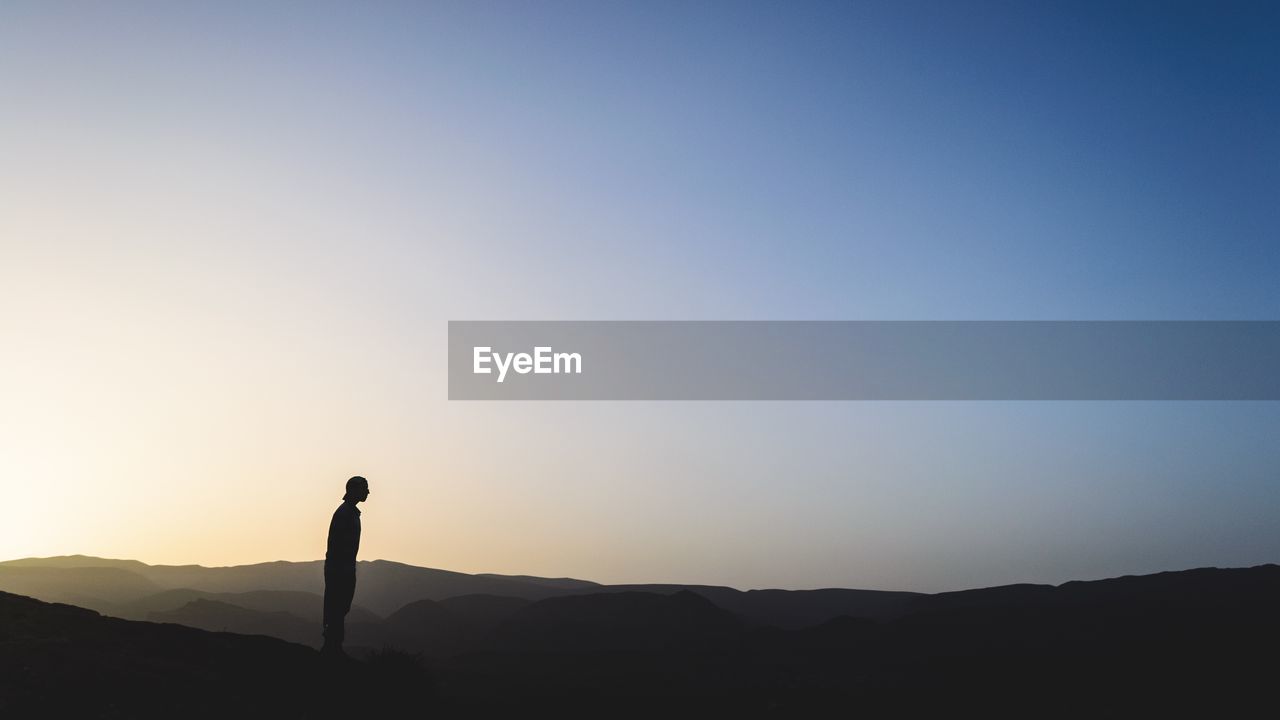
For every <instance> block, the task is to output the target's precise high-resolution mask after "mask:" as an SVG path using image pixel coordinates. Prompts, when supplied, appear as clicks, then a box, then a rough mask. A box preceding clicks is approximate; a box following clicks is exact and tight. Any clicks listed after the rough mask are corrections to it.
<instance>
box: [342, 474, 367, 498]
mask: <svg viewBox="0 0 1280 720" xmlns="http://www.w3.org/2000/svg"><path fill="white" fill-rule="evenodd" d="M368 497H369V481H368V480H365V479H364V478H362V477H360V476H359V475H356V476H355V477H353V478H351V479H350V480H348V481H347V494H346V495H343V496H342V499H343V500H350V501H351V502H363V501H364V500H367V499H368Z"/></svg>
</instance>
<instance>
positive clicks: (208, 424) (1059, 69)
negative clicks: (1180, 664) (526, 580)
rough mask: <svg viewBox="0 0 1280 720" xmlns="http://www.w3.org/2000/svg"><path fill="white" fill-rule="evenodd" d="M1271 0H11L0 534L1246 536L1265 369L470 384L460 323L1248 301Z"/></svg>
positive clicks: (1038, 560)
mask: <svg viewBox="0 0 1280 720" xmlns="http://www.w3.org/2000/svg"><path fill="white" fill-rule="evenodd" d="M1278 34H1280V7H1278V6H1277V5H1275V4H1274V3H1264V2H1259V3H1238V2H1223V3H1208V2H1196V3H1183V2H1151V3H1134V2H1099V3H1093V2H1064V3H1055V4H1049V3H1022V2H972V1H970V2H910V1H907V2H883V3H880V2H846V3H819V2H787V3H783V2H746V1H743V2H701V3H677V2H643V3H641V2H631V3H622V2H541V3H524V2H497V3H495V2H465V3H464V2H371V3H354V2H351V3H324V2H317V3H291V2H265V3H257V2H255V3H248V2H244V3H221V2H185V3H168V2H114V3H91V2H84V3H64V2H23V1H16V2H5V3H3V4H0V488H3V490H4V493H5V496H6V497H7V498H8V500H9V508H8V510H7V512H6V519H5V521H4V522H3V523H0V557H3V558H16V557H24V556H46V555H58V554H72V553H84V554H91V555H99V556H105V557H126V558H136V559H140V560H143V561H145V562H151V563H167V564H181V563H200V564H204V565H227V564H241V563H249V562H261V561H268V560H277V559H286V560H310V559H316V558H319V557H321V556H322V554H323V548H324V539H325V537H324V536H325V532H326V530H327V525H328V519H329V515H330V514H331V513H332V511H333V509H334V508H335V507H336V505H337V503H338V502H339V500H340V497H341V495H342V483H343V482H344V481H345V479H346V478H347V477H348V476H350V475H354V474H361V475H364V476H366V477H367V478H369V481H370V486H371V489H372V494H371V496H370V499H369V501H368V502H367V503H366V504H364V505H362V508H363V511H364V515H363V521H364V536H363V540H362V545H361V558H362V559H374V558H385V559H391V560H397V561H402V562H408V563H413V564H418V565H426V566H430V567H439V568H445V569H450V570H457V571H463V572H500V573H519V574H535V575H544V576H574V577H581V578H586V579H592V580H596V581H601V582H686V583H705V584H726V585H732V586H735V587H740V588H760V587H785V588H814V587H835V586H841V587H861V588H880V589H901V590H924V591H939V590H951V589H960V588H968V587H980V586H986V585H993V584H1000V583H1010V582H1055V583H1056V582H1063V581H1066V580H1070V579H1091V578H1100V577H1108V576H1114V575H1119V574H1127V573H1144V572H1156V571H1162V570H1172V569H1181V568H1188V567H1198V566H1206V565H1218V566H1242V565H1253V564H1259V563H1264V562H1275V561H1277V560H1280V532H1278V531H1277V528H1280V522H1278V520H1280V443H1278V442H1276V438H1277V433H1278V431H1280V406H1277V403H1273V402H1241V403H1231V402H972V403H963V402H902V403H893V402H863V403H834V402H833V403H824V402H816V403H786V402H783V403H750V402H746V403H743V402H739V403H692V402H670V403H642V402H638V403H608V402H604V403H466V402H449V401H448V400H447V377H446V365H445V349H446V344H445V340H446V327H447V325H446V323H447V321H449V320H560V319H564V320H628V319H645V320H693V319H697V320H717V319H727V320H755V319H759V320H786V319H795V320H814V319H821V320H834V319H850V320H864V319H868V320H916V319H921V320H923V319H933V320H968V319H987V320H1024V319H1027V320H1029V319H1036V320H1118V319H1126V320H1174V319H1186V320H1214V319H1223V320H1227V319H1231V320H1246V319H1247V320H1280V282H1277V278H1280V242H1278V240H1280V202H1277V201H1276V200H1277V197H1278V195H1280V42H1278V38H1277V35H1278Z"/></svg>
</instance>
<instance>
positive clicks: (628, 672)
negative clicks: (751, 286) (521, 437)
mask: <svg viewBox="0 0 1280 720" xmlns="http://www.w3.org/2000/svg"><path fill="white" fill-rule="evenodd" d="M709 594H714V593H709ZM254 597H255V599H256V600H257V601H263V598H262V597H259V596H254ZM731 597H733V596H731ZM294 599H296V598H294ZM880 599H881V600H883V598H880ZM0 601H3V602H0V700H4V701H6V702H8V701H10V699H12V698H14V697H16V698H18V699H19V700H20V701H23V702H28V703H36V704H39V703H41V702H47V701H53V702H60V703H64V704H69V705H72V706H77V707H80V708H81V709H83V710H85V713H86V715H85V716H87V717H117V716H118V717H131V716H135V715H138V714H139V713H137V712H119V713H117V712H116V711H115V710H113V708H120V707H125V706H126V705H127V706H129V707H134V706H135V705H137V706H138V707H142V708H143V709H144V710H145V711H147V712H157V713H161V714H163V713H164V712H169V711H176V710H177V709H178V708H181V710H182V712H180V713H176V714H175V715H173V716H175V717H176V716H184V717H193V716H194V717H214V716H220V713H222V711H224V710H228V709H229V708H236V707H239V708H241V709H243V708H244V707H250V706H249V705H245V703H248V702H250V701H253V702H254V703H256V704H254V705H252V707H253V708H269V709H272V710H273V712H276V711H278V712H276V714H275V715H274V716H278V717H289V716H301V717H305V716H307V715H306V713H311V712H321V711H323V710H330V709H333V708H335V707H338V706H337V705H335V704H334V703H336V702H338V701H339V700H341V699H343V698H350V699H353V700H354V699H355V698H358V702H359V703H360V704H361V706H360V707H361V712H365V711H368V710H369V709H370V708H369V705H371V704H377V703H382V702H390V699H391V698H400V699H402V700H403V701H405V702H410V703H411V706H412V707H413V708H423V707H428V706H429V707H430V708H432V712H433V713H435V714H437V715H439V714H449V713H457V714H461V715H470V716H475V715H477V714H481V713H489V714H493V713H501V714H504V715H507V714H524V713H528V712H531V711H534V710H554V711H556V712H561V713H563V712H568V711H571V710H575V711H579V712H591V713H594V714H597V715H598V714H606V715H616V714H619V713H620V712H622V711H624V710H625V711H636V712H639V711H644V712H647V713H650V714H653V713H658V714H686V713H687V712H689V711H692V710H699V711H703V712H713V711H714V712H716V713H717V714H720V715H722V714H725V713H735V712H740V713H756V712H777V713H780V714H790V715H796V714H818V713H823V714H828V713H834V712H840V713H842V714H846V715H847V714H851V713H853V714H858V713H861V714H868V713H869V714H872V715H877V714H883V713H889V712H892V713H894V714H904V713H905V714H922V713H925V712H933V711H938V710H961V709H963V710H967V711H978V712H981V713H984V714H988V715H989V714H1002V715H1006V714H1016V715H1021V716H1037V717H1039V716H1046V715H1048V716H1062V715H1069V714H1070V715H1079V714H1086V713H1087V714H1089V715H1102V716H1119V715H1139V716H1151V715H1155V714H1177V715H1184V714H1186V713H1188V712H1191V711H1193V710H1194V711H1198V712H1200V713H1202V714H1208V715H1216V716H1222V715H1226V714H1232V711H1239V710H1240V709H1241V708H1245V707H1248V706H1249V703H1253V704H1258V703H1266V704H1267V705H1268V706H1269V704H1270V703H1271V702H1272V699H1271V694H1272V688H1273V687H1274V678H1275V677H1277V676H1280V675H1278V672H1280V660H1278V659H1277V658H1278V657H1280V656H1277V654H1276V652H1275V648H1276V647H1280V612H1278V609H1280V567H1277V566H1276V565H1264V566H1259V567H1254V568H1243V569H1225V570H1224V569H1201V570H1190V571H1183V572H1170V573H1160V574H1156V575H1147V576H1136V577H1123V578H1115V579H1111V580H1101V581H1093V582H1071V583H1065V584H1063V585H1058V586H1050V585H1012V586H1005V587H996V588H986V589H982V590H970V591H965V592H958V593H941V594H937V595H912V594H905V595H903V596H902V597H899V598H897V601H896V602H895V603H892V604H891V605H888V606H885V607H880V608H878V609H877V610H876V611H875V612H871V613H868V614H867V616H862V617H858V616H853V615H842V616H839V617H836V618H832V619H828V620H826V621H825V622H823V623H820V624H817V625H811V626H809V627H804V628H798V629H789V628H786V627H778V626H762V625H759V624H756V623H752V622H749V621H748V620H746V619H744V618H743V617H742V616H741V614H740V613H736V612H733V611H731V610H729V609H728V608H725V607H723V606H721V605H719V604H717V603H716V602H715V601H714V600H713V599H712V598H709V597H707V596H705V595H702V594H699V593H696V592H693V591H689V590H680V591H677V592H673V593H652V592H636V591H615V590H613V589H610V590H609V591H602V592H596V593H590V594H582V593H574V594H568V595H561V596H555V597H549V598H544V599H541V600H535V601H530V600H528V599H523V598H503V597H500V596H494V595H469V596H457V597H453V598H447V599H444V600H440V601H436V600H431V599H423V600H419V601H417V602H414V603H410V604H408V605H406V606H405V607H403V608H401V609H400V610H399V611H397V612H396V613H393V614H392V615H391V617H389V618H387V619H386V620H379V621H377V622H369V623H354V624H353V625H352V627H351V628H350V632H349V639H350V640H351V641H352V644H353V645H354V646H355V647H353V650H354V651H356V652H360V653H364V652H367V651H368V650H370V649H376V648H381V647H384V646H391V647H398V648H408V649H412V650H422V651H424V652H425V653H426V659H427V662H428V663H429V666H428V667H427V669H426V676H425V677H424V676H422V675H421V674H415V672H416V671H415V670H413V667H414V664H413V663H412V662H409V661H407V660H405V656H404V655H403V654H399V655H398V654H396V653H390V654H386V653H384V654H382V655H381V656H379V657H380V659H379V660H378V662H381V663H382V664H383V665H384V666H386V665H389V666H390V668H391V669H390V670H389V671H387V672H383V671H380V670H376V668H377V667H379V666H378V665H377V663H375V664H374V665H356V666H353V667H354V668H355V669H354V670H352V671H351V672H353V673H357V674H355V675H351V674H349V675H347V676H344V677H335V676H334V675H333V668H332V667H328V666H326V665H324V664H322V663H319V658H318V656H317V654H316V653H315V652H314V651H312V650H309V649H307V648H304V647H302V646H297V645H290V644H288V643H284V642H281V641H279V640H276V639H272V638H265V637H244V636H239V635H231V634H227V633H208V632H201V631H198V630H194V629H190V628H184V627H179V626H176V625H159V624H151V623H137V622H127V621H124V620H116V619H113V618H104V617H100V616H98V615H97V614H95V613H92V612H88V611H85V610H80V609H77V608H71V607H67V606H62V605H47V604H44V603H39V602H36V601H34V600H30V599H27V598H19V597H16V596H12V595H0ZM185 607H186V611H185V612H186V613H188V614H192V615H197V616H199V617H200V618H205V619H208V618H218V620H217V621H218V622H224V623H227V624H238V625H239V626H242V627H262V628H264V629H265V630H266V631H271V630H272V628H271V622H270V621H271V620H272V619H277V620H279V619H281V618H279V617H278V616H277V615H276V614H274V613H275V611H260V610H250V609H246V608H239V607H236V606H234V605H228V604H227V603H225V602H223V601H221V600H210V599H207V598H197V599H196V600H195V601H193V604H191V605H188V606H185ZM197 611H198V612H197ZM280 612H281V613H283V611H280ZM181 614H182V613H178V614H174V615H170V616H168V617H174V618H177V617H178V615H181ZM283 614H284V615H286V616H287V615H288V613H283ZM157 617H165V615H161V614H159V613H157ZM290 617H292V616H290ZM288 622H292V621H291V620H290V621H288ZM255 623H262V625H254V624H255ZM297 631H298V632H305V627H304V626H298V630H297ZM361 645H362V646H363V647H359V646H361ZM397 658H398V659H399V662H396V660H397ZM360 673H363V674H360ZM406 678H407V679H406ZM428 679H429V682H428ZM68 688H75V689H76V690H75V692H74V693H69V692H68V691H67V689H68ZM336 688H355V690H354V693H343V692H336V690H335V689H336ZM375 688H380V689H377V690H376V691H375V690H374V689H375ZM428 688H430V692H428ZM397 702H399V700H398V701H397ZM121 703H124V705H122V704H121ZM130 703H133V704H134V705H129V704H130ZM184 703H185V704H184ZM77 704H78V705H77ZM197 711H198V712H197ZM299 712H301V713H303V714H301V715H299V714H298V713H299ZM113 713H114V714H113ZM290 713H293V715H290ZM243 714H244V713H243V712H238V713H232V715H234V716H243ZM417 714H420V713H416V712H412V713H406V712H399V713H397V714H396V716H402V715H403V716H414V715H417ZM428 714H431V713H428ZM3 716H4V717H9V715H7V714H4V715H3ZM355 716H360V714H359V713H357V714H356V715H355Z"/></svg>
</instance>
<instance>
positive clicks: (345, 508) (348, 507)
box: [333, 502, 359, 517]
mask: <svg viewBox="0 0 1280 720" xmlns="http://www.w3.org/2000/svg"><path fill="white" fill-rule="evenodd" d="M358 512H359V511H358V510H356V506H355V505H352V504H351V503H349V502H344V503H342V504H341V505H339V506H338V509H337V510H334V511H333V516H334V517H343V516H346V515H355V514H356V513H358Z"/></svg>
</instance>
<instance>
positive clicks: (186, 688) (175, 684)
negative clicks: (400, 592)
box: [0, 592, 430, 718]
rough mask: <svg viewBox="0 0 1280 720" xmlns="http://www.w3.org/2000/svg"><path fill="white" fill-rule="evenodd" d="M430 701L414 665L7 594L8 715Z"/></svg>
mask: <svg viewBox="0 0 1280 720" xmlns="http://www.w3.org/2000/svg"><path fill="white" fill-rule="evenodd" d="M344 688H349V689H350V691H349V692H348V691H344V690H343V689H344ZM429 701H430V691H429V683H428V682H427V681H426V676H425V675H423V674H422V673H421V671H420V670H418V669H416V668H414V667H413V665H412V663H409V662H393V663H385V662H383V663H380V662H374V663H361V662H334V661H330V660H327V659H325V658H322V657H321V656H320V655H319V653H317V652H315V651H314V650H311V649H310V648H306V647H303V646H301V645H293V644H291V643H287V642H284V641H281V640H277V639H275V638H269V637H262V636H246V635H234V634H231V633H211V632H205V631H202V630H196V629H193V628H188V627H182V626H179V625H170V624H157V623H147V622H133V621H129V620H120V619H116V618H108V617H102V616H100V615H98V614H97V613H96V612H93V611H91V610H86V609H83V608H78V607H72V606H69V605H61V604H51V603H45V602H41V601H38V600H34V599H31V598H27V597H22V596H19V595H11V594H9V593H4V592H0V717H5V718H62V717H68V718H70V717H80V718H240V717H249V718H306V717H359V716H361V715H360V713H363V712H369V711H379V710H381V711H384V712H390V711H392V710H394V709H395V708H398V707H402V706H404V705H405V704H406V703H409V704H416V705H422V704H423V703H428V702H429Z"/></svg>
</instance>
